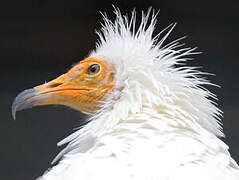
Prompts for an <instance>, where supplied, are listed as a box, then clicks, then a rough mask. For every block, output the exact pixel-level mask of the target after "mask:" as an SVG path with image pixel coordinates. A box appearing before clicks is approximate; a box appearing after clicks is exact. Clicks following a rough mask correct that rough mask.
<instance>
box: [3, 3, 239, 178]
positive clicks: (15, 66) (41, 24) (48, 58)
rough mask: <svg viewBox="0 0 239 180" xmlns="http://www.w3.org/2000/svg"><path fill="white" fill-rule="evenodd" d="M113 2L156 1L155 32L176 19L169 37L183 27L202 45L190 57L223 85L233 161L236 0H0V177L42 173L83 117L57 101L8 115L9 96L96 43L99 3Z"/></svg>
mask: <svg viewBox="0 0 239 180" xmlns="http://www.w3.org/2000/svg"><path fill="white" fill-rule="evenodd" d="M112 4H114V5H115V6H118V7H120V9H121V10H122V11H123V12H124V13H125V12H128V13H129V12H130V11H131V10H132V9H133V8H134V7H136V10H137V11H141V10H146V9H147V8H148V7H149V6H152V7H154V8H155V9H160V10H161V12H160V14H159V17H158V22H159V24H158V26H157V29H156V31H157V32H159V31H160V30H162V29H163V28H165V27H166V26H167V25H169V24H170V23H172V22H178V25H177V27H176V28H175V30H174V32H173V33H172V34H171V36H170V38H169V40H173V39H176V38H179V37H181V36H184V35H188V38H187V39H185V40H184V42H185V43H186V44H187V45H188V46H190V47H195V46H198V47H199V50H200V51H202V52H204V53H203V54H201V55H197V56H196V60H195V61H193V62H190V65H193V66H203V70H204V71H207V72H211V73H214V74H216V76H210V77H208V78H209V79H211V80H212V82H213V83H216V84H218V85H220V86H221V88H216V87H209V89H210V90H211V91H212V92H214V93H216V94H217V95H218V98H219V101H218V104H219V107H220V108H221V109H222V110H223V111H224V118H223V123H224V132H225V134H226V138H225V139H223V140H224V141H225V142H226V143H227V144H229V146H230V152H231V154H232V156H233V158H235V159H236V160H237V161H239V145H238V139H239V120H238V118H237V117H238V116H239V112H238V110H239V103H238V100H239V95H238V91H239V85H238V83H239V82H238V75H239V70H238V68H239V60H238V57H239V56H238V50H239V49H238V42H239V41H238V40H239V38H238V32H239V1H238V0H235V1H230V0H227V1H220V0H211V1H209V0H205V1H204V0H197V1H193V0H180V1H177V0H175V1H170V0H148V1H146V0H145V1H143V0H142V1H140V0H128V1H126V0H125V1H110V0H108V1H102V0H88V1H80V0H78V1H76V0H75V1H73V0H68V1H60V0H41V1H40V0H28V1H27V0H20V1H19V0H1V1H0V68H1V70H0V77H1V81H0V84H1V88H0V95H1V97H0V99H1V103H0V109H1V112H0V113H1V114H0V118H1V119H0V120H1V121H0V122H1V125H0V132H1V135H0V137H1V139H2V140H1V148H0V151H2V152H1V153H0V155H1V159H0V166H1V167H0V173H1V174H0V179H4V180H15V179H24V180H30V179H35V178H37V177H38V176H40V175H41V174H42V173H43V172H44V171H45V170H46V169H47V168H48V167H50V162H51V160H52V159H53V158H54V157H55V156H56V154H57V153H58V152H59V151H60V149H61V148H57V147H56V143H57V142H58V141H60V140H61V139H62V138H64V137H66V136H67V135H69V134H70V133H72V132H73V128H75V127H78V126H79V125H80V124H81V123H82V119H83V118H82V117H83V115H82V114H81V113H79V112H76V111H74V110H71V109H69V108H66V107H62V106H57V107H56V106H47V107H38V108H33V109H31V110H27V111H22V112H19V113H18V114H17V120H16V121H13V119H12V117H11V111H10V110H11V103H12V101H13V99H14V97H15V96H16V95H17V94H18V93H19V92H20V91H22V90H24V89H27V88H31V87H34V86H36V85H39V84H42V83H44V82H45V81H49V80H51V79H53V78H55V77H57V76H59V75H60V74H62V73H64V72H66V71H67V70H68V69H69V68H70V67H71V65H72V64H74V63H76V62H77V61H79V60H80V59H82V58H84V57H85V56H87V54H88V52H89V50H91V49H93V48H94V46H95V41H96V38H97V36H96V35H95V34H94V30H95V29H99V28H100V21H101V15H100V14H99V11H106V12H107V13H108V14H109V16H110V17H111V16H112V15H113V13H112V10H113V8H112V6H111V5H112Z"/></svg>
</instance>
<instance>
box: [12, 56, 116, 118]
mask: <svg viewBox="0 0 239 180" xmlns="http://www.w3.org/2000/svg"><path fill="white" fill-rule="evenodd" d="M114 75H115V70H114V68H113V66H112V65H111V64H108V63H106V62H105V61H103V60H100V59H94V58H87V59H85V60H82V61H80V63H78V64H77V65H75V66H74V67H73V68H71V69H70V70H69V71H68V72H67V73H65V74H63V75H61V76H59V77H58V78H56V79H54V80H52V81H50V82H48V83H45V84H43V85H40V86H37V87H35V88H33V89H30V90H25V91H23V92H22V93H20V94H19V95H18V96H17V97H16V99H15V101H14V103H13V106H12V111H13V115H14V117H15V112H16V111H18V110H22V109H26V108H29V107H33V106H37V105H47V104H63V105H66V106H69V107H71V108H74V109H77V110H80V111H82V112H84V113H87V114H92V113H94V112H96V111H97V110H98V109H99V108H100V104H101V102H102V101H104V98H105V97H106V95H107V94H109V93H110V92H111V91H112V90H113V88H114Z"/></svg>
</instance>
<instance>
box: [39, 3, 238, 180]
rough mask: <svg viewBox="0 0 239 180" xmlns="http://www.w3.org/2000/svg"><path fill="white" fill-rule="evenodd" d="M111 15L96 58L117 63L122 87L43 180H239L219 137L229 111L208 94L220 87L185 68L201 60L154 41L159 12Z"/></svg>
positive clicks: (189, 50) (176, 44)
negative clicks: (138, 18) (208, 87)
mask: <svg viewBox="0 0 239 180" xmlns="http://www.w3.org/2000/svg"><path fill="white" fill-rule="evenodd" d="M115 15H116V19H115V21H114V22H112V21H110V20H109V19H108V18H107V16H106V15H103V19H104V25H103V27H102V29H101V31H98V32H97V34H98V35H99V41H98V43H97V46H96V49H95V51H93V52H91V54H90V57H94V58H100V59H102V60H104V61H107V62H108V63H111V64H112V65H113V66H114V67H115V69H116V75H115V80H116V84H115V86H116V88H115V91H114V92H113V93H112V94H110V95H109V96H108V97H107V99H106V101H105V102H104V105H103V107H102V109H101V110H100V111H99V112H98V113H96V114H95V115H94V116H93V117H91V118H90V120H89V123H88V124H87V125H85V126H84V127H83V128H82V129H79V130H78V131H76V132H75V133H73V134H72V135H70V136H69V137H67V138H65V139H64V140H63V141H61V142H60V143H58V145H62V144H65V143H68V145H67V146H66V148H65V149H64V150H63V151H62V152H61V153H60V154H59V155H58V156H57V157H56V159H55V160H59V159H60V158H62V157H63V158H62V159H61V160H60V162H59V164H58V165H56V166H54V167H53V168H52V169H51V170H49V171H47V172H46V173H45V174H44V175H43V176H42V177H41V178H40V179H41V180H56V179H57V180H63V179H68V180H79V179H83V180H90V179H91V180H96V179H97V180H98V179H104V180H108V179H109V180H112V179H115V180H116V179H120V180H122V179H124V180H129V179H133V180H141V179H142V180H145V179H149V180H153V179H155V180H156V179H157V180H159V179H162V180H180V179H183V180H187V179H188V180H189V179H190V180H191V179H195V180H196V179H198V180H199V179H200V180H201V179H204V180H209V179H210V180H212V179H217V180H225V179H231V180H234V179H235V180H236V179H239V168H238V165H237V164H236V162H235V161H234V160H233V159H232V158H231V157H230V154H229V152H228V146H227V145H226V144H224V143H223V142H222V141H221V140H220V139H219V138H218V137H221V136H223V133H222V131H221V126H220V117H221V111H220V110H219V109H218V108H217V107H216V106H215V104H214V102H213V101H212V99H214V98H215V95H214V94H212V93H211V92H209V91H208V90H206V89H205V88H203V87H202V86H204V85H212V84H211V83H210V82H208V81H207V80H206V79H204V78H203V77H201V75H203V73H201V72H200V71H198V70H197V69H195V68H192V67H187V66H180V65H181V64H182V63H184V62H185V61H187V60H189V59H190V57H189V56H191V55H193V54H196V52H195V51H194V50H195V49H194V48H183V49H179V48H181V45H180V43H179V41H180V40H181V38H180V39H178V40H175V41H173V42H172V43H169V44H167V45H164V41H165V40H166V38H167V37H168V36H169V34H170V33H171V31H172V30H173V28H174V27H175V24H172V25H170V26H169V27H167V28H166V29H165V30H164V31H167V33H166V35H165V36H164V37H161V36H162V33H159V34H158V35H156V36H153V32H154V29H155V24H156V15H157V13H156V14H155V12H154V11H151V9H149V11H148V12H147V13H146V14H144V13H142V18H141V23H140V25H139V27H138V28H136V12H135V11H133V12H132V15H131V17H130V18H128V17H127V16H123V15H121V13H120V11H119V10H118V9H116V8H115Z"/></svg>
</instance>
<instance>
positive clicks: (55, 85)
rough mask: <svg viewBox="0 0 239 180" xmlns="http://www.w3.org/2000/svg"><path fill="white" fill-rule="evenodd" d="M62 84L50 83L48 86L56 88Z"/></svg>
mask: <svg viewBox="0 0 239 180" xmlns="http://www.w3.org/2000/svg"><path fill="white" fill-rule="evenodd" d="M60 85H62V83H55V84H50V85H49V86H48V87H49V88H55V87H57V86H60Z"/></svg>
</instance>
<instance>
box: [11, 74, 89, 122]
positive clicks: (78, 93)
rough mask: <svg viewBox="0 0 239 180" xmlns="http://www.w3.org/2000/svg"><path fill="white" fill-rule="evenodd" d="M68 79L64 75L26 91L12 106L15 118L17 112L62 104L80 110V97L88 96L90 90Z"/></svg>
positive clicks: (19, 95) (18, 96)
mask: <svg viewBox="0 0 239 180" xmlns="http://www.w3.org/2000/svg"><path fill="white" fill-rule="evenodd" d="M67 78H68V75H67V74H63V75H61V76H60V77H58V78H56V79H54V80H53V81H50V82H49V83H45V84H43V85H40V86H36V87H34V88H31V89H27V90H24V91H23V92H21V93H20V94H18V95H17V97H16V98H15V100H14V102H13V104H12V116H13V118H14V119H15V118H16V112H17V111H20V110H23V109H29V108H32V107H34V106H41V105H50V104H61V105H66V106H69V107H71V108H73V109H78V110H80V107H81V106H80V105H81V101H80V100H79V99H78V97H82V96H84V95H87V93H88V92H89V90H90V88H89V87H85V86H80V87H79V86H77V85H76V84H74V83H71V82H70V81H69V80H67Z"/></svg>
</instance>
